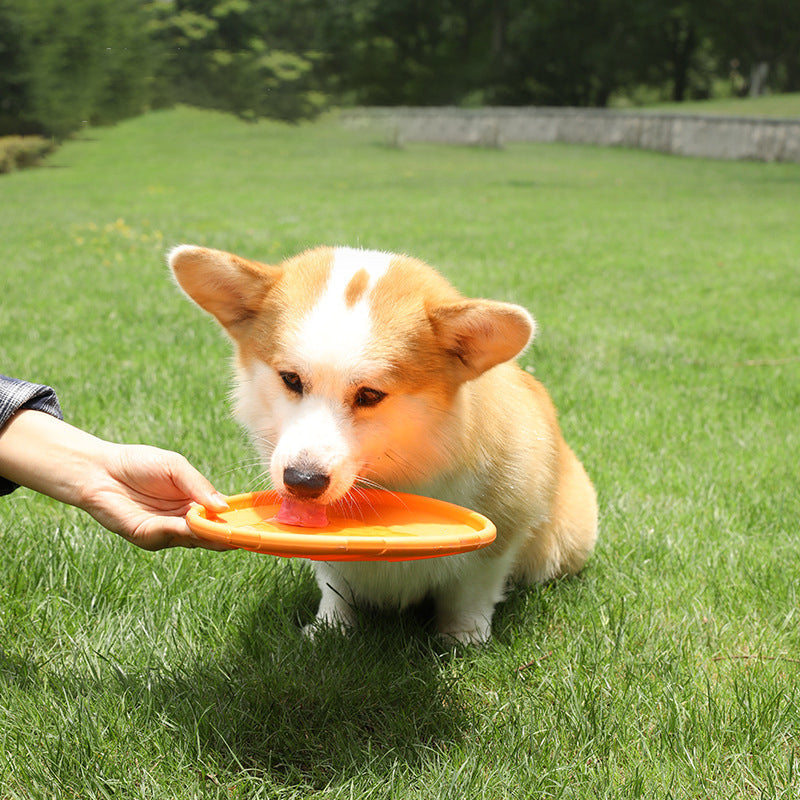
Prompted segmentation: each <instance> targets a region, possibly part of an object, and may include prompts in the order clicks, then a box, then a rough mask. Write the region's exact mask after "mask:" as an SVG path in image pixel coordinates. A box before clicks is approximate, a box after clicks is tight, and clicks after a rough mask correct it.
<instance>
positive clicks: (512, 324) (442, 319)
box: [428, 300, 536, 380]
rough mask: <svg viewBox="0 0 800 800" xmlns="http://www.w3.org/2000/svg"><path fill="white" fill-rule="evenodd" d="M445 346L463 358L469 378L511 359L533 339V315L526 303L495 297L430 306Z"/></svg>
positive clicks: (437, 333)
mask: <svg viewBox="0 0 800 800" xmlns="http://www.w3.org/2000/svg"><path fill="white" fill-rule="evenodd" d="M428 318H429V319H430V322H431V326H432V327H433V330H434V332H435V334H436V337H437V338H438V340H439V342H440V344H441V345H442V347H443V348H444V349H445V350H446V351H447V352H448V353H450V354H451V355H452V356H454V357H455V358H456V359H458V361H460V362H461V365H463V368H464V369H465V370H466V373H467V376H466V379H467V380H469V379H470V378H475V377H477V376H478V375H480V374H482V373H483V372H486V370H487V369H490V368H491V367H494V366H496V365H497V364H502V363H503V362H504V361H510V360H511V359H512V358H514V357H515V356H518V355H519V354H520V353H521V352H522V351H523V350H524V349H525V348H526V347H527V346H528V344H529V343H530V342H531V340H532V339H533V334H534V332H535V330H536V323H535V322H534V320H533V317H532V316H531V315H530V314H529V313H528V312H527V311H526V310H525V309H524V308H522V306H517V305H513V304H512V303H500V302H497V301H494V300H464V301H463V302H459V303H454V304H450V305H446V306H439V307H437V308H434V309H429V311H428Z"/></svg>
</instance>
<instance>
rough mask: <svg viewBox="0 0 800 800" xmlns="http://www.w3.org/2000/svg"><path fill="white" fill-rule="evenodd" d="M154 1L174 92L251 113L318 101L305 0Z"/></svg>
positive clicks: (308, 108) (291, 114)
mask: <svg viewBox="0 0 800 800" xmlns="http://www.w3.org/2000/svg"><path fill="white" fill-rule="evenodd" d="M152 8H153V9H154V10H155V11H156V13H157V20H158V21H157V23H156V36H157V37H158V39H159V40H160V41H161V42H162V46H163V47H164V49H165V51H166V52H167V54H168V59H167V65H166V67H165V77H166V80H167V83H168V84H169V86H170V87H171V95H172V97H173V98H174V99H176V100H179V101H181V102H188V103H194V104H196V105H200V106H209V107H214V108H221V109H223V110H226V111H231V112H234V113H236V114H239V115H241V116H244V117H249V118H254V117H259V116H272V117H279V118H283V119H290V120H293V119H299V118H302V117H304V116H309V115H311V114H313V113H315V112H316V111H318V110H319V109H320V108H321V106H322V104H323V98H322V96H321V94H320V93H319V92H318V91H317V86H316V82H315V76H314V71H313V68H314V62H315V59H317V58H318V54H317V53H315V52H314V50H313V48H312V47H309V46H308V43H307V40H306V41H304V37H303V32H302V25H303V21H304V20H305V21H308V23H309V26H310V27H311V28H313V24H314V20H313V15H312V13H311V12H312V8H313V4H312V3H311V2H303V0H298V2H295V3H292V4H288V5H287V4H285V3H283V2H280V0H170V1H169V2H163V0H162V2H159V3H154V4H152Z"/></svg>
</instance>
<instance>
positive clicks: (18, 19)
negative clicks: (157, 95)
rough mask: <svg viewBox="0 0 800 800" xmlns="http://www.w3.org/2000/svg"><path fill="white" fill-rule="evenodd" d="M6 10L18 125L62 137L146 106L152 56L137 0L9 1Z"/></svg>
mask: <svg viewBox="0 0 800 800" xmlns="http://www.w3.org/2000/svg"><path fill="white" fill-rule="evenodd" d="M4 10H5V14H6V17H7V19H10V21H11V23H12V26H13V28H12V30H14V31H15V34H12V35H15V36H16V37H18V38H16V40H15V41H14V43H13V48H14V49H13V50H12V51H11V53H12V59H13V62H14V68H13V69H12V72H11V83H12V87H11V88H12V93H11V95H10V96H11V98H12V99H11V105H12V108H11V113H13V115H14V117H15V118H16V120H17V127H18V128H20V127H26V126H27V127H33V128H38V129H41V130H42V131H45V132H47V133H50V134H52V135H54V136H56V137H63V136H66V135H68V134H69V133H70V132H71V131H73V130H75V129H76V128H77V127H79V126H80V125H81V124H83V123H92V124H96V123H105V122H112V121H114V120H117V119H120V118H122V117H124V116H129V115H133V114H138V113H140V112H141V111H142V110H143V108H144V107H145V106H146V104H147V99H148V86H149V84H150V82H151V80H152V79H151V75H152V68H153V57H152V55H153V54H152V48H151V47H150V39H149V36H148V34H147V31H146V19H145V17H144V15H143V11H142V5H141V3H139V2H138V1H137V0H118V1H117V2H115V3H108V2H105V0H37V2H36V3H28V2H25V0H6V2H5V3H4ZM6 52H7V53H8V52H9V51H8V46H6Z"/></svg>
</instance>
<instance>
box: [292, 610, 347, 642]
mask: <svg viewBox="0 0 800 800" xmlns="http://www.w3.org/2000/svg"><path fill="white" fill-rule="evenodd" d="M356 627H357V624H356V620H355V617H354V616H352V615H350V614H346V615H341V614H335V613H334V614H319V613H318V614H317V616H316V617H315V618H314V620H313V621H312V622H309V623H308V625H304V626H303V636H304V637H305V638H306V639H308V640H309V641H313V640H314V637H315V636H317V635H319V634H320V633H322V632H323V631H335V632H336V633H339V634H340V635H342V636H348V635H349V634H351V633H352V632H353V631H354V630H355V629H356Z"/></svg>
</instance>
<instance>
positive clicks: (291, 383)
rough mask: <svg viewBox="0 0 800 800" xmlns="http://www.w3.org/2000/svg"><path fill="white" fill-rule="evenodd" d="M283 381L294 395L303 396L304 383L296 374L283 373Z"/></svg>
mask: <svg viewBox="0 0 800 800" xmlns="http://www.w3.org/2000/svg"><path fill="white" fill-rule="evenodd" d="M280 375H281V380H282V381H283V383H284V385H285V386H286V388H287V389H288V390H289V391H290V392H293V393H294V394H303V381H301V380H300V376H299V375H298V374H297V373H296V372H281V374H280Z"/></svg>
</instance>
